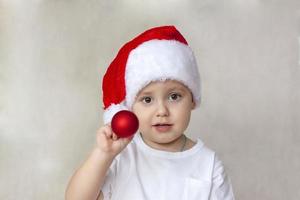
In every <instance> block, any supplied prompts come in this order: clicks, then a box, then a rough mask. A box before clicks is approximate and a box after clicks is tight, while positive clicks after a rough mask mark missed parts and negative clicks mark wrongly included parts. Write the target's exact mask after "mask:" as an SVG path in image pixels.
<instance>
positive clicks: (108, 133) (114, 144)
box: [97, 125, 133, 157]
mask: <svg viewBox="0 0 300 200" xmlns="http://www.w3.org/2000/svg"><path fill="white" fill-rule="evenodd" d="M132 138H133V136H131V137H128V138H118V136H117V135H116V134H115V133H114V132H113V131H112V129H111V126H110V125H105V126H103V127H101V128H99V130H98V131H97V148H98V149H99V150H100V151H101V152H103V153H105V154H108V155H110V156H113V157H115V156H116V155H118V154H119V153H120V152H121V151H122V150H123V149H124V148H125V147H126V146H127V145H128V144H129V143H130V141H131V140H132Z"/></svg>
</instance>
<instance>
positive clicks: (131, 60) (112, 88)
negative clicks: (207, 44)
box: [66, 26, 234, 200]
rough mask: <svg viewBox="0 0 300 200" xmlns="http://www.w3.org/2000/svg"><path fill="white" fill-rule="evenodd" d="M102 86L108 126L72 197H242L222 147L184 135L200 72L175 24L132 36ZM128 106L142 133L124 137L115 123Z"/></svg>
mask: <svg viewBox="0 0 300 200" xmlns="http://www.w3.org/2000/svg"><path fill="white" fill-rule="evenodd" d="M102 87H103V102H104V124H105V126H103V127H101V128H100V129H99V130H98V133H97V145H96V147H95V148H94V150H93V151H92V153H91V155H90V156H89V158H88V159H87V161H86V162H85V163H84V164H83V165H82V166H81V167H80V168H79V169H78V170H77V171H76V173H75V174H74V175H73V177H72V179H71V181H70V183H69V185H68V188H67V191H66V199H82V200H88V199H104V200H107V199H114V200H144V199H149V200H163V199H165V200H176V199H178V200H179V199H184V200H199V199H201V200H204V199H205V200H233V199H234V196H233V192H232V188H231V184H230V181H229V179H228V178H227V176H226V174H225V172H224V167H223V165H222V163H221V161H220V160H219V159H218V158H217V157H216V155H215V153H214V152H213V151H211V150H210V149H208V148H207V147H205V146H204V144H203V143H202V141H201V140H200V139H198V140H197V141H196V142H194V141H192V140H191V139H189V138H187V137H186V136H185V134H184V131H185V130H186V128H187V127H188V124H189V120H190V115H191V111H192V110H193V109H194V108H196V107H197V106H199V104H200V76H199V73H198V68H197V64H196V60H195V57H194V55H193V52H192V50H191V49H190V47H189V46H188V44H187V42H186V40H185V38H184V37H183V36H182V35H181V34H180V33H179V31H178V30H177V29H176V28H175V27H174V26H162V27H155V28H152V29H149V30H147V31H145V32H144V33H142V34H140V35H139V36H137V37H136V38H134V39H133V40H131V41H130V42H128V43H126V44H125V45H124V46H123V47H122V48H121V49H120V51H119V52H118V54H117V56H116V58H115V59H114V60H113V62H112V63H111V64H110V66H109V68H108V69H107V71H106V74H105V76H104V78H103V85H102ZM124 109H125V110H131V111H132V112H134V113H135V114H136V115H137V117H138V119H139V124H140V126H139V133H136V134H135V135H134V136H132V137H129V138H118V137H117V135H116V134H115V133H113V131H112V130H111V127H110V122H111V119H112V117H113V115H114V114H115V113H116V112H118V111H120V110H124Z"/></svg>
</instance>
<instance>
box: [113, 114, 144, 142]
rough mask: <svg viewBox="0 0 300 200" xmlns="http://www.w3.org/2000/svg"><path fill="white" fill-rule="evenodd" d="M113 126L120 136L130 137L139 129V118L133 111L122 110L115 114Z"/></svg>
mask: <svg viewBox="0 0 300 200" xmlns="http://www.w3.org/2000/svg"><path fill="white" fill-rule="evenodd" d="M111 128H112V130H113V132H115V133H116V134H117V135H118V137H121V138H124V137H129V136H131V135H133V134H134V133H136V131H137V130H138V128H139V120H138V118H137V116H136V115H135V114H134V113H133V112H130V111H128V110H121V111H119V112H117V113H116V114H115V115H114V116H113V118H112V120H111Z"/></svg>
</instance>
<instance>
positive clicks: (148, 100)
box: [142, 97, 152, 104]
mask: <svg viewBox="0 0 300 200" xmlns="http://www.w3.org/2000/svg"><path fill="white" fill-rule="evenodd" d="M151 101H152V98H151V97H143V98H142V102H143V103H146V104H148V103H151Z"/></svg>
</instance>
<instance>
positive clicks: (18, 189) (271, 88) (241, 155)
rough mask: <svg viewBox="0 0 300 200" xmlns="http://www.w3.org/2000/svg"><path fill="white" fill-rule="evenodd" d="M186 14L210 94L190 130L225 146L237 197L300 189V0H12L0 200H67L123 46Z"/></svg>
mask: <svg viewBox="0 0 300 200" xmlns="http://www.w3.org/2000/svg"><path fill="white" fill-rule="evenodd" d="M165 24H174V25H176V26H177V28H178V29H179V30H180V31H181V32H182V33H183V35H184V36H185V37H186V39H187V40H188V41H189V43H190V46H191V47H192V48H193V49H194V51H195V54H196V56H197V59H198V63H199V70H200V73H201V78H202V90H203V92H202V95H203V102H202V105H201V107H200V108H199V109H197V110H195V111H194V112H193V116H192V121H191V124H190V127H189V129H188V133H187V134H188V135H190V136H191V137H192V138H197V137H201V138H202V140H203V141H204V142H205V143H206V144H207V146H209V147H210V148H211V149H213V150H215V151H216V152H217V153H218V155H219V157H220V158H221V159H222V160H223V162H224V165H225V166H226V169H227V173H228V174H229V176H230V177H231V180H232V183H233V187H234V191H235V194H236V199H239V200H283V199H284V200H285V199H287V200H298V199H300V190H299V185H300V183H299V182H300V181H299V180H300V136H299V133H300V66H299V63H300V59H299V57H300V51H299V46H300V45H299V44H300V1H297V0H295V1H292V0H285V1H284V0H281V1H280V0H250V1H242V0H226V1H219V0H194V1H180V0H165V1H140V0H127V1H108V0H90V1H84V0H73V1H70V0H59V1H58V0H28V1H22V0H0V199H3V200H16V199H22V200H53V199H63V198H64V190H65V188H66V185H67V182H68V181H69V178H70V176H71V175H72V173H73V172H74V170H75V169H76V168H77V167H78V166H79V165H80V163H81V162H83V161H84V160H85V158H86V156H87V155H88V153H89V151H90V150H91V148H92V146H93V145H94V143H95V140H94V139H95V132H96V129H97V128H98V127H99V126H101V125H102V103H101V79H102V76H103V73H104V72H105V69H106V67H107V65H108V64H109V63H110V61H111V60H112V59H113V58H114V56H115V54H116V53H117V50H118V49H119V47H120V46H121V45H123V44H124V43H125V42H127V41H128V40H129V39H131V38H132V37H134V36H135V35H136V34H137V33H140V32H141V31H143V30H145V29H147V28H150V27H152V26H158V25H165Z"/></svg>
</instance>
